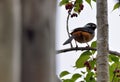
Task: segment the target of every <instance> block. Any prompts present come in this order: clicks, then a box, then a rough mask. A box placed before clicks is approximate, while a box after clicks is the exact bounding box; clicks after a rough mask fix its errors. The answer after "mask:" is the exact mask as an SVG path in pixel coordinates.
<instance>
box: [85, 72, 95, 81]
mask: <svg viewBox="0 0 120 82" xmlns="http://www.w3.org/2000/svg"><path fill="white" fill-rule="evenodd" d="M93 75H94V73H93V72H88V73H87V75H86V77H85V78H84V79H85V81H86V82H96V81H95V78H93Z"/></svg>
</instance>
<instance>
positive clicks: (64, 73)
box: [59, 71, 70, 78]
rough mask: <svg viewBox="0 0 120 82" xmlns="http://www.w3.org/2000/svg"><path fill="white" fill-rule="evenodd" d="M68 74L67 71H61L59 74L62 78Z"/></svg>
mask: <svg viewBox="0 0 120 82" xmlns="http://www.w3.org/2000/svg"><path fill="white" fill-rule="evenodd" d="M68 74H70V73H69V72H68V71H62V72H61V73H60V75H59V76H60V77H61V78H62V77H64V76H66V75H68Z"/></svg>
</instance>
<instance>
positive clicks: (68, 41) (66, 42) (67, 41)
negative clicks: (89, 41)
mask: <svg viewBox="0 0 120 82" xmlns="http://www.w3.org/2000/svg"><path fill="white" fill-rule="evenodd" d="M72 40H73V37H72V36H71V37H70V38H69V39H68V40H66V41H65V42H64V43H63V45H66V44H69V43H71V41H72Z"/></svg>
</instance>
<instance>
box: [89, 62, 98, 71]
mask: <svg viewBox="0 0 120 82" xmlns="http://www.w3.org/2000/svg"><path fill="white" fill-rule="evenodd" d="M89 63H90V65H91V68H92V69H94V68H95V65H96V60H91V61H89Z"/></svg>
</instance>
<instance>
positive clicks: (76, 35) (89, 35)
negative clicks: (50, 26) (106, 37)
mask: <svg viewBox="0 0 120 82" xmlns="http://www.w3.org/2000/svg"><path fill="white" fill-rule="evenodd" d="M96 28H97V25H96V24H94V23H87V24H86V25H85V26H83V27H78V28H75V29H74V30H73V31H72V32H71V33H70V34H71V36H70V37H69V38H68V39H67V40H66V41H65V42H64V43H63V45H66V44H69V43H71V41H72V40H73V39H74V40H75V42H76V41H77V42H79V43H86V44H87V45H88V42H89V41H91V40H92V39H93V38H94V36H95V29H96ZM88 46H89V45H88ZM76 47H77V43H76Z"/></svg>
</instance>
